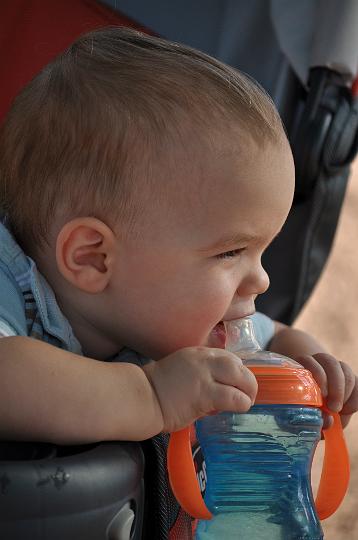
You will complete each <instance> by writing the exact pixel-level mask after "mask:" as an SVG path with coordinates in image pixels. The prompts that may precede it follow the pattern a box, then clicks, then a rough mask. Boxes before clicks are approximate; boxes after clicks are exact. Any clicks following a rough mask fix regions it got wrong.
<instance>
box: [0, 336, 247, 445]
mask: <svg viewBox="0 0 358 540" xmlns="http://www.w3.org/2000/svg"><path fill="white" fill-rule="evenodd" d="M256 391H257V385H256V381H255V378H254V377H253V375H252V374H251V373H250V372H249V370H248V369H247V368H245V367H244V366H242V364H241V362H240V361H238V360H237V358H236V357H235V356H234V355H232V354H231V353H229V352H227V351H222V350H221V349H206V348H203V347H202V348H194V347H193V348H188V349H183V350H181V351H178V352H177V353H174V354H172V355H170V356H168V357H166V358H163V359H162V360H159V361H157V362H151V363H150V364H148V365H147V366H145V368H144V369H142V368H140V367H138V366H136V365H133V364H128V363H117V362H115V363H107V362H101V361H98V360H93V359H90V358H85V357H82V356H78V355H76V354H73V353H69V352H66V351H63V350H62V349H58V348H56V347H53V346H51V345H48V344H46V343H44V342H41V341H38V340H34V339H31V338H27V337H20V336H15V337H6V338H1V339H0V438H2V439H10V440H11V439H12V440H19V439H20V440H38V441H49V442H55V443H59V444H76V443H87V442H96V441H101V440H143V439H146V438H149V437H151V436H153V435H155V434H157V433H159V432H160V431H163V430H165V431H172V430H176V429H180V428H182V427H184V426H186V425H188V424H190V423H191V422H192V421H194V420H195V419H196V418H198V417H199V416H201V415H205V414H207V413H209V412H211V411H212V410H216V409H218V410H222V409H229V410H233V411H238V412H243V411H245V410H247V409H248V408H249V407H250V406H251V404H252V401H253V399H254V398H255V395H256Z"/></svg>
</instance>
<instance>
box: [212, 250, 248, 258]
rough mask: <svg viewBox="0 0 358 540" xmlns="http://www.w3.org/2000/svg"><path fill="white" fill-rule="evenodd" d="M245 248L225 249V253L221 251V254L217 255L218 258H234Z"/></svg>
mask: <svg viewBox="0 0 358 540" xmlns="http://www.w3.org/2000/svg"><path fill="white" fill-rule="evenodd" d="M244 249H245V248H239V249H232V250H230V251H225V252H224V253H219V255H216V257H217V258H218V259H233V258H234V257H237V256H238V255H240V253H242V252H243V251H244Z"/></svg>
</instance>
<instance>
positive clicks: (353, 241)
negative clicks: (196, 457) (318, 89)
mask: <svg viewBox="0 0 358 540" xmlns="http://www.w3.org/2000/svg"><path fill="white" fill-rule="evenodd" d="M357 234H358V160H356V161H355V163H354V165H353V170H352V176H351V178H350V181H349V183H348V189H347V193H346V197H345V201H344V205H343V210H342V213H341V217H340V221H339V224H338V228H337V235H336V238H335V243H334V247H333V250H332V252H331V255H330V257H329V260H328V263H327V266H326V267H325V270H324V271H323V273H322V275H321V278H320V280H319V282H318V284H317V286H316V288H315V290H314V292H313V294H312V296H311V298H310V300H309V301H308V302H307V304H306V306H305V307H304V309H303V311H302V312H301V314H300V316H299V317H298V319H297V320H296V322H295V327H296V328H299V329H301V330H306V331H308V332H310V333H311V334H313V335H314V336H315V337H316V338H317V339H318V340H319V341H321V342H322V343H323V344H324V345H325V346H326V347H327V350H328V351H329V353H331V354H333V355H335V356H336V357H337V358H338V359H340V360H344V361H345V362H347V363H348V364H349V365H350V366H351V367H352V368H353V369H354V370H355V372H356V373H358V306H357V299H358V273H357V268H358V244H357ZM357 432H358V414H357V415H355V417H353V418H352V420H351V422H350V424H349V425H348V427H347V428H346V430H345V435H346V440H347V444H348V449H349V452H350V458H351V480H350V486H349V490H348V494H347V495H346V498H345V500H344V501H343V503H342V506H341V507H340V508H339V510H338V511H337V513H336V514H335V515H333V516H332V517H331V518H328V519H327V520H325V521H323V522H322V526H323V530H324V533H325V540H348V539H349V540H353V539H356V538H358V437H357ZM322 451H323V443H322V442H321V443H320V444H319V448H318V450H317V452H316V457H315V459H314V467H313V483H314V486H315V487H317V483H318V481H319V475H320V471H321V466H322V454H323V452H322Z"/></svg>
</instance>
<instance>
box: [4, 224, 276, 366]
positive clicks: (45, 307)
mask: <svg viewBox="0 0 358 540" xmlns="http://www.w3.org/2000/svg"><path fill="white" fill-rule="evenodd" d="M252 320H253V323H254V327H255V332H256V338H257V340H258V342H259V343H260V345H261V347H262V348H265V347H267V345H268V343H269V341H270V340H271V339H272V337H273V334H274V322H273V321H272V319H270V318H269V317H267V316H266V315H264V314H262V313H255V314H254V315H252ZM0 336H3V337H4V336H30V337H33V338H36V339H41V340H42V341H46V342H47V343H50V344H52V345H55V346H57V347H60V348H62V349H65V350H67V351H70V352H73V353H76V354H82V349H81V345H80V343H79V341H78V340H77V339H76V337H75V335H74V333H73V331H72V328H71V326H70V323H69V322H68V320H67V319H66V317H65V316H64V315H63V313H62V312H61V310H60V308H59V306H58V304H57V302H56V298H55V295H54V292H53V290H52V289H51V287H50V285H49V284H48V282H47V281H46V279H45V278H44V277H43V276H42V275H41V274H40V272H39V271H38V270H37V268H36V264H35V263H34V261H33V260H32V259H31V258H30V257H28V256H27V255H25V253H24V252H23V251H22V249H21V248H20V246H19V245H18V244H17V242H16V241H15V239H14V238H13V236H12V235H11V234H10V232H9V231H8V229H7V228H6V227H5V226H4V225H3V224H2V223H1V222H0ZM112 360H116V361H122V362H132V363H136V364H139V365H141V364H143V363H145V362H146V359H144V358H143V357H142V356H141V355H139V354H137V353H136V352H134V351H131V350H129V349H123V350H121V351H120V353H119V355H118V356H117V357H115V358H113V359H112Z"/></svg>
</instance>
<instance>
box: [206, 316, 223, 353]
mask: <svg viewBox="0 0 358 540" xmlns="http://www.w3.org/2000/svg"><path fill="white" fill-rule="evenodd" d="M208 341H209V343H208V346H209V347H215V348H216V349H225V343H226V329H225V325H224V322H223V321H219V322H218V324H216V325H215V326H214V328H213V329H212V331H211V332H210V335H209V340H208Z"/></svg>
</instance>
